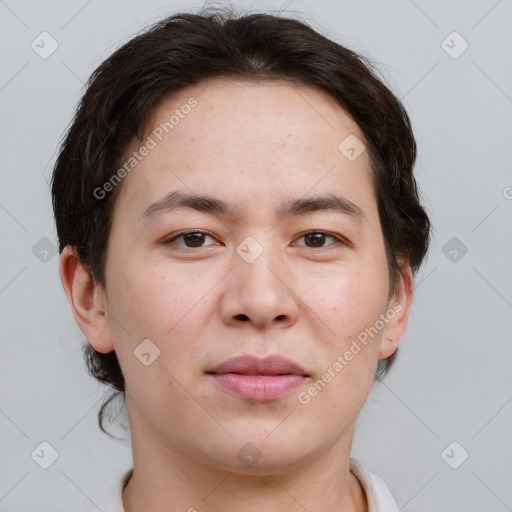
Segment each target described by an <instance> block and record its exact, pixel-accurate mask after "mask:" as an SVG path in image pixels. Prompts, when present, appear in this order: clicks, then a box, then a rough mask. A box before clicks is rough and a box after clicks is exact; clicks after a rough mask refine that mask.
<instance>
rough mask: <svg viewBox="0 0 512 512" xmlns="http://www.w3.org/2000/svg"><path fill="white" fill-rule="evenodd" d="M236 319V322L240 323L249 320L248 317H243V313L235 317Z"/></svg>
mask: <svg viewBox="0 0 512 512" xmlns="http://www.w3.org/2000/svg"><path fill="white" fill-rule="evenodd" d="M236 319H237V320H242V321H244V322H245V321H246V320H249V317H248V316H247V315H244V314H243V313H242V314H240V315H236Z"/></svg>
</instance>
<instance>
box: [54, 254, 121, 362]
mask: <svg viewBox="0 0 512 512" xmlns="http://www.w3.org/2000/svg"><path fill="white" fill-rule="evenodd" d="M59 274H60V280H61V282H62V287H63V288H64V291H65V293H66V296H67V298H68V301H69V304H70V306H71V310H72V312H73V316H74V317H75V321H76V323H77V324H78V327H80V330H81V331H82V332H83V333H84V335H85V337H86V338H87V341H88V342H89V344H90V345H91V346H92V347H93V348H94V349H95V350H97V351H98V352H102V353H104V354H106V353H108V352H112V350H114V343H113V341H112V338H111V337H110V332H109V329H108V322H107V310H106V299H105V293H104V289H103V287H101V286H100V285H97V284H94V282H93V281H92V279H91V278H90V276H89V274H88V272H87V271H86V270H85V268H84V267H83V265H82V263H81V262H80V260H79V258H78V257H77V254H76V248H75V247H72V246H70V245H68V246H66V247H65V248H64V249H63V251H62V254H61V255H60V262H59Z"/></svg>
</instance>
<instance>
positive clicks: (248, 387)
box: [212, 373, 306, 402]
mask: <svg viewBox="0 0 512 512" xmlns="http://www.w3.org/2000/svg"><path fill="white" fill-rule="evenodd" d="M212 377H213V378H214V379H215V382H217V384H219V385H220V386H221V387H222V388H224V389H225V390H226V391H229V392H231V393H233V394H235V395H237V396H239V397H241V398H245V399H246V400H253V401H256V402H268V401H270V400H275V399H277V398H279V397H281V396H283V395H284V394H286V393H287V392H288V391H290V390H292V389H295V388H296V387H298V386H300V385H301V384H303V383H304V382H305V381H306V378H305V377H302V376H301V375H254V376H251V375H240V374H237V373H223V374H213V375H212Z"/></svg>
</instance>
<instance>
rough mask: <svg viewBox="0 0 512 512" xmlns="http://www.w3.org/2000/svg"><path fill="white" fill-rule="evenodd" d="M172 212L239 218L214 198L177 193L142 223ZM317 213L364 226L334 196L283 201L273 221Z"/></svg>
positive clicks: (352, 208) (355, 211)
mask: <svg viewBox="0 0 512 512" xmlns="http://www.w3.org/2000/svg"><path fill="white" fill-rule="evenodd" d="M176 208H189V209H192V210H196V211H198V212H202V213H206V214H209V215H214V216H224V217H231V218H236V217H239V216H240V212H239V209H238V208H237V207H236V206H234V205H231V204H229V203H227V202H226V201H223V200H222V199H217V198H215V197H211V196H206V195H200V194H189V193H184V192H179V191H174V192H170V193H169V194H167V195H166V196H165V197H164V198H163V199H160V200H159V201H156V202H155V203H153V204H151V205H149V206H148V207H147V208H146V210H145V212H144V214H143V215H142V217H141V218H142V219H144V218H147V217H151V216H154V215H155V214H159V213H164V212H169V211H171V210H174V209H176ZM317 212H341V213H344V214H346V215H349V216H350V217H353V218H354V219H355V220H357V221H362V222H367V218H366V216H365V214H364V212H363V210H361V208H359V206H357V205H356V204H354V203H353V202H351V201H349V200H348V199H346V198H345V197H342V196H340V195H337V194H327V195H322V196H316V197H310V198H299V199H292V200H290V201H283V202H281V204H280V205H279V206H278V207H277V209H276V210H275V212H274V215H275V217H276V218H277V219H278V220H281V219H283V218H285V217H291V216H301V215H308V214H312V213H317Z"/></svg>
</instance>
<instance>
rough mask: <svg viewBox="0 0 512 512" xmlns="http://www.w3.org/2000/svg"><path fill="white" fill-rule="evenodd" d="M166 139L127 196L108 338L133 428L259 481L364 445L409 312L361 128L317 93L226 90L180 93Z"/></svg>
mask: <svg viewBox="0 0 512 512" xmlns="http://www.w3.org/2000/svg"><path fill="white" fill-rule="evenodd" d="M191 98H194V100H191ZM187 104H188V105H190V106H191V107H190V108H187V107H184V106H185V105H187ZM176 110H177V111H178V112H175V111H176ZM173 114H174V119H172V120H171V123H172V128H169V126H170V125H169V124H167V130H168V132H169V133H166V131H165V129H162V126H163V124H164V123H166V122H169V120H170V119H171V116H172V115H173ZM159 127H160V129H159ZM150 130H151V132H150V133H149V136H150V137H151V140H152V142H149V141H148V140H144V141H143V143H144V144H145V145H146V146H147V147H150V149H148V151H144V150H142V151H139V155H140V154H142V153H146V154H145V156H143V157H142V158H141V159H140V162H139V163H138V164H137V165H136V167H134V168H133V169H132V170H130V172H129V173H128V174H127V176H126V177H125V178H124V181H123V183H122V189H121V191H120V195H119V197H118V199H117V202H116V206H115V211H114V216H113V224H112V230H111V236H110V239H109V245H108V255H107V261H106V288H105V290H104V295H103V300H104V305H105V308H106V311H107V316H106V332H107V336H106V337H107V338H108V339H109V340H111V341H110V342H111V343H112V345H111V346H107V345H108V343H107V342H102V343H104V344H103V345H101V344H100V342H99V341H98V342H97V343H98V346H97V349H100V351H102V350H101V349H105V351H108V349H110V350H112V349H115V351H116V353H117V356H118V359H119V362H120V365H121V368H122V371H123V374H124V376H125V381H126V393H127V403H128V411H129V417H130V423H131V426H132V433H133V432H134V431H136V429H138V431H139V433H141V432H142V431H144V432H145V433H146V434H148V433H150V432H151V436H154V437H157V438H158V439H160V442H161V445H162V446H164V448H163V449H164V450H165V451H168V452H169V453H173V452H180V453H181V454H186V455H189V456H191V457H196V458H198V459H201V460H203V461H206V462H208V463H209V464H212V465H214V466H217V467H221V468H228V469H233V468H237V469H238V470H240V471H247V472H250V471H257V470H263V471H264V470H267V469H269V468H272V469H273V470H276V468H285V467H289V466H291V465H293V464H297V463H299V462H300V461H305V460H308V459H310V458H311V457H315V456H320V455H321V454H322V453H325V452H326V451H328V450H329V449H330V448H334V447H340V450H342V449H344V450H347V449H348V450H349V446H350V440H351V435H352V430H351V429H352V428H353V424H354V420H355V418H356V416H357V414H358V412H359V410H360V409H361V407H362V405H363V403H364V401H365V399H366V397H367V394H368V392H369V390H370V387H371V384H372V380H373V376H374V373H375V369H376V365H377V362H378V358H379V357H388V356H389V355H391V354H392V352H393V351H394V346H393V345H392V343H391V342H388V341H385V339H386V338H391V339H392V340H394V341H395V342H396V341H398V339H399V338H400V337H401V333H402V331H403V326H404V321H403V317H404V311H405V309H404V308H406V304H405V302H404V301H401V304H400V305H401V311H402V312H401V313H399V311H400V307H399V306H396V303H395V300H394V299H392V300H391V302H389V301H388V291H389V282H388V268H387V263H386V256H385V250H384V240H383V235H382V232H381V226H380V222H379V216H378V211H377V203H376V197H375V191H374V187H373V185H372V179H371V176H370V163H369V157H368V153H367V152H366V151H363V152H362V153H361V154H360V155H359V156H358V157H357V158H355V159H354V156H355V155H357V153H359V151H360V149H361V146H359V144H360V143H361V141H362V140H363V136H362V134H361V132H360V130H359V128H358V126H357V125H356V124H355V123H354V122H353V121H352V120H351V119H350V118H349V117H348V116H347V115H346V114H345V113H344V111H343V110H342V109H341V108H340V107H339V106H338V105H337V103H336V102H335V101H334V100H333V99H331V98H330V97H329V96H328V95H326V94H324V93H321V92H318V91H315V90H313V89H310V88H307V87H303V86H297V85H291V84H289V83H287V82H284V81H283V82H281V81H275V82H264V83H251V82H238V83H235V82H233V81H228V80H214V81H211V82H209V83H208V85H207V87H206V84H201V85H200V86H197V87H191V88H188V89H184V90H182V91H180V92H179V93H178V94H175V95H174V96H172V97H170V98H167V99H166V100H165V101H163V102H162V103H161V104H160V105H159V106H158V108H157V109H156V110H155V112H154V113H153V117H152V126H151V128H150ZM155 130H156V131H155ZM351 134H352V135H351ZM349 135H351V137H352V138H351V139H347V141H346V142H345V145H343V144H342V146H341V150H340V148H339V147H340V143H342V141H344V140H345V139H346V137H348V136H349ZM355 137H358V139H359V140H358V139H356V138H355ZM160 139H161V140H160ZM349 142H350V144H348V143H349ZM347 144H348V147H347ZM351 147H353V148H354V149H355V151H351V150H350V148H351ZM139 149H140V145H134V146H133V147H132V148H130V153H129V154H127V160H128V158H129V157H130V155H131V154H132V152H133V151H138V150H139ZM348 157H351V158H348ZM192 195H194V196H207V197H208V198H209V201H207V200H202V201H201V200H195V201H194V200H192V199H190V198H188V201H187V200H186V197H185V196H192ZM335 197H337V199H334V198H335ZM315 200H316V201H315ZM395 298H396V297H395ZM402 298H403V297H402ZM397 299H398V300H400V299H401V298H400V297H398V298H397ZM393 304H395V308H394V309H393V307H392V306H393ZM392 309H393V311H391V310H392ZM371 328H373V330H370V331H369V329H371ZM365 330H366V331H365ZM375 330H377V331H378V332H377V333H376V334H375ZM369 332H371V333H372V334H371V335H370V334H368V333H369ZM362 333H366V338H365V336H364V335H363V334H362ZM363 339H365V341H364V342H363V341H362V340H363ZM144 340H146V341H144ZM147 340H150V341H147ZM90 342H91V343H92V344H94V341H90ZM105 343H106V344H105ZM141 343H142V345H141ZM356 347H357V348H356ZM349 353H351V354H352V356H350V354H349ZM233 358H235V359H233ZM315 383H316V385H315ZM315 390H316V391H315ZM247 443H251V444H250V445H247ZM247 456H249V457H253V458H254V457H256V458H260V461H259V462H258V465H257V466H255V467H254V468H252V467H251V465H250V464H248V463H247V461H248V460H249V459H247Z"/></svg>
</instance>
